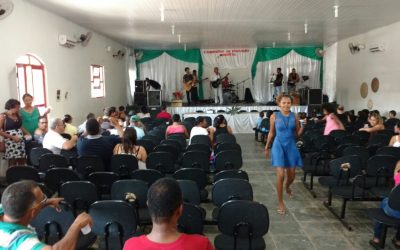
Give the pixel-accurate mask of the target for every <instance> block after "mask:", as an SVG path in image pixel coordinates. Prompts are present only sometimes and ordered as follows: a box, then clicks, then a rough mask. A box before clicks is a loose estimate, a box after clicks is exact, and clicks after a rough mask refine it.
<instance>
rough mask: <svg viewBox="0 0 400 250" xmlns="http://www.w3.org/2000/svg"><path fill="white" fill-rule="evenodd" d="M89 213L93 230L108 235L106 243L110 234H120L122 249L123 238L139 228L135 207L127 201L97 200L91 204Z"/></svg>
mask: <svg viewBox="0 0 400 250" xmlns="http://www.w3.org/2000/svg"><path fill="white" fill-rule="evenodd" d="M89 214H90V216H91V217H92V220H93V227H92V232H93V233H94V234H96V235H99V236H106V237H105V241H106V244H107V242H108V236H109V235H118V236H119V237H120V244H121V246H120V247H121V249H122V247H123V238H125V237H127V236H130V235H132V234H133V233H135V232H136V230H137V226H138V221H137V217H136V213H135V209H134V208H133V207H132V205H130V204H129V203H127V202H124V201H115V200H107V201H96V202H95V203H93V204H92V205H91V206H90V208H89Z"/></svg>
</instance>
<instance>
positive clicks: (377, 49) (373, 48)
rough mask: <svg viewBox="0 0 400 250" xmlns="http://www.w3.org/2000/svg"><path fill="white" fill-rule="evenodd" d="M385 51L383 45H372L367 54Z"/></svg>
mask: <svg viewBox="0 0 400 250" xmlns="http://www.w3.org/2000/svg"><path fill="white" fill-rule="evenodd" d="M383 51H385V45H383V44H374V45H371V46H369V52H383Z"/></svg>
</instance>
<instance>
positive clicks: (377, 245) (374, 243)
mask: <svg viewBox="0 0 400 250" xmlns="http://www.w3.org/2000/svg"><path fill="white" fill-rule="evenodd" d="M369 244H370V245H371V246H373V247H374V248H375V249H382V248H381V246H380V245H379V243H377V242H375V241H374V240H370V241H369Z"/></svg>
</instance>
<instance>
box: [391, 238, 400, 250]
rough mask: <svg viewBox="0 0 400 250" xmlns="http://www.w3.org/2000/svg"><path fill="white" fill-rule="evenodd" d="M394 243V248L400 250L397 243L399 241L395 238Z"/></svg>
mask: <svg viewBox="0 0 400 250" xmlns="http://www.w3.org/2000/svg"><path fill="white" fill-rule="evenodd" d="M392 243H393V246H394V247H395V248H396V249H400V245H399V244H398V243H397V240H396V239H395V238H393V239H392Z"/></svg>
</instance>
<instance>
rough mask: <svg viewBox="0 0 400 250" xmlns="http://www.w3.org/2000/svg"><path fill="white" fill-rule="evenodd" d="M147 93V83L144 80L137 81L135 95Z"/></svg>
mask: <svg viewBox="0 0 400 250" xmlns="http://www.w3.org/2000/svg"><path fill="white" fill-rule="evenodd" d="M144 92H145V82H144V81H142V80H136V81H135V93H144Z"/></svg>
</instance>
